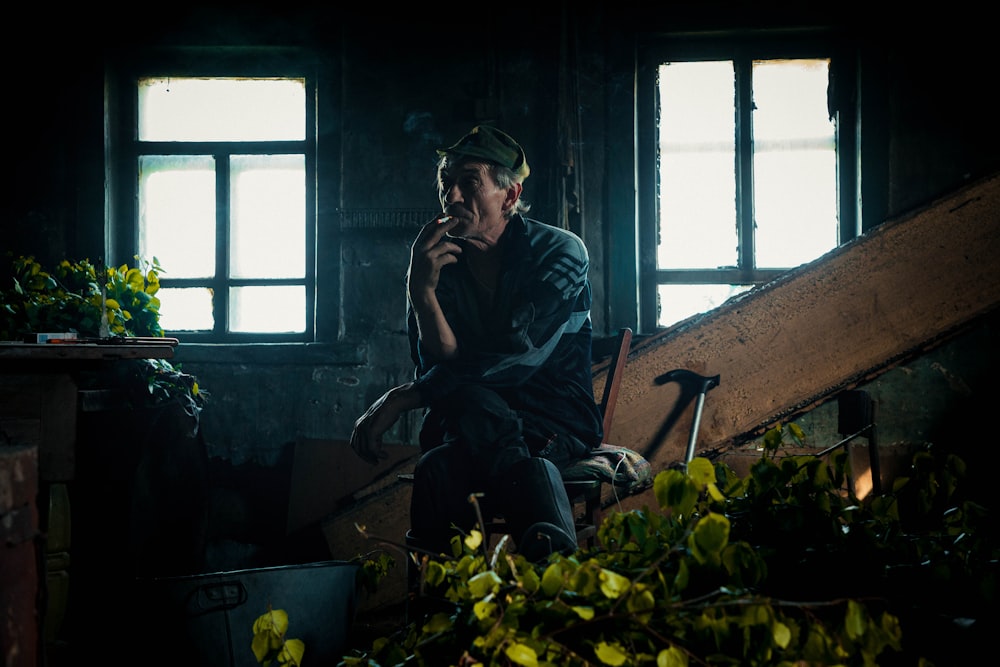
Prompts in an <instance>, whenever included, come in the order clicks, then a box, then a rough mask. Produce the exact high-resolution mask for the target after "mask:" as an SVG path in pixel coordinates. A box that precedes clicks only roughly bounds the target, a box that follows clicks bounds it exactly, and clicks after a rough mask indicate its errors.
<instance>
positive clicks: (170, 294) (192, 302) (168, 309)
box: [156, 287, 215, 331]
mask: <svg viewBox="0 0 1000 667" xmlns="http://www.w3.org/2000/svg"><path fill="white" fill-rule="evenodd" d="M156 296H157V298H159V299H160V326H161V327H163V329H164V331H211V330H212V328H213V327H214V326H215V318H213V317H212V290H210V289H208V288H207V287H194V288H191V287H184V288H180V287H161V288H160V290H159V291H158V292H157V293H156Z"/></svg>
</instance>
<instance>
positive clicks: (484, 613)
mask: <svg viewBox="0 0 1000 667" xmlns="http://www.w3.org/2000/svg"><path fill="white" fill-rule="evenodd" d="M496 608H497V604H496V602H492V601H490V600H480V601H478V602H476V603H475V604H474V605H472V613H474V614H475V615H476V618H477V619H479V620H480V621H482V620H484V619H487V618H489V617H491V616H492V615H493V611H494V610H495V609H496Z"/></svg>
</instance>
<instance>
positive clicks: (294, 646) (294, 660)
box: [278, 639, 306, 667]
mask: <svg viewBox="0 0 1000 667" xmlns="http://www.w3.org/2000/svg"><path fill="white" fill-rule="evenodd" d="M305 652H306V645H305V644H304V643H303V642H302V640H301V639H289V640H287V641H286V642H285V645H284V646H283V647H282V649H281V653H279V654H278V663H279V664H282V665H293V666H294V667H299V665H301V664H302V656H303V655H305Z"/></svg>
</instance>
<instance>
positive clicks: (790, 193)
mask: <svg viewBox="0 0 1000 667" xmlns="http://www.w3.org/2000/svg"><path fill="white" fill-rule="evenodd" d="M806 44H807V45H806V46H803V43H798V44H796V43H793V42H791V41H789V40H782V42H780V43H777V44H776V43H775V42H774V41H773V40H768V41H761V40H757V41H750V40H742V41H733V42H732V43H729V44H722V45H720V44H719V42H718V41H716V42H715V43H713V44H712V45H711V46H708V45H707V44H697V45H693V44H692V43H691V42H684V43H682V44H673V45H659V46H658V47H656V48H651V49H649V50H648V51H647V53H646V55H645V61H644V67H643V69H642V71H643V72H645V75H644V79H643V81H642V84H641V85H642V86H644V87H645V88H646V91H645V97H644V98H641V99H646V100H647V101H648V104H647V106H646V108H640V116H639V123H640V138H641V146H642V147H647V155H648V156H649V158H648V159H647V160H646V161H645V163H644V166H645V168H646V172H645V173H644V174H643V178H642V179H641V181H640V182H641V183H643V184H644V185H645V186H646V187H645V188H640V190H641V194H640V198H641V199H642V200H643V201H641V202H640V256H641V257H642V259H643V261H642V263H641V266H644V267H649V268H647V269H645V272H644V274H643V275H642V276H641V277H640V284H641V287H640V291H641V292H640V310H641V311H642V315H641V321H642V322H643V325H644V327H646V328H648V329H652V328H656V327H667V326H670V325H672V324H675V323H677V322H679V321H681V320H684V319H686V318H688V317H690V316H692V315H695V314H698V313H702V312H706V311H708V310H711V309H712V308H715V307H717V306H719V305H721V304H722V303H724V302H725V301H726V300H727V299H729V298H731V297H733V296H735V295H737V294H740V293H741V292H744V291H746V290H748V289H751V288H752V287H754V286H756V285H761V284H764V283H767V282H769V281H771V280H773V279H774V278H776V277H777V276H778V275H780V274H781V273H783V272H785V271H787V270H789V269H791V268H794V267H796V266H800V265H802V264H804V263H807V262H810V261H812V260H814V259H816V258H818V257H820V256H821V255H823V254H824V253H826V252H828V251H830V250H832V249H834V248H836V247H837V246H838V245H839V244H840V243H842V242H844V241H845V240H848V239H850V238H853V237H854V236H856V222H855V220H856V219H857V217H856V213H855V212H854V210H853V207H852V206H850V205H849V204H845V202H849V201H850V197H851V194H850V193H852V192H854V188H853V187H852V185H851V183H853V178H854V177H853V173H852V172H851V171H850V168H849V166H850V165H853V164H854V160H853V159H850V158H849V157H848V156H849V154H850V152H851V150H852V147H853V142H851V141H850V139H848V140H846V141H845V140H843V139H842V138H843V137H844V136H845V133H844V130H845V129H849V128H850V123H851V122H852V121H851V119H852V118H853V114H850V113H841V112H840V111H841V109H840V108H839V104H838V101H839V98H837V99H834V98H832V97H831V95H832V91H833V90H834V88H833V86H831V81H832V75H833V73H834V71H838V72H839V71H840V69H839V68H841V67H842V65H841V64H840V63H839V61H838V60H837V59H836V58H835V56H834V51H833V49H832V48H830V45H829V43H827V42H824V41H823V40H809V41H808V42H807V43H806ZM835 68H837V69H835ZM846 134H847V135H848V136H850V135H851V132H847V133H846ZM845 158H847V159H845ZM845 186H846V187H845Z"/></svg>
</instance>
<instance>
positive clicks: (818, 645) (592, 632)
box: [341, 428, 1000, 667]
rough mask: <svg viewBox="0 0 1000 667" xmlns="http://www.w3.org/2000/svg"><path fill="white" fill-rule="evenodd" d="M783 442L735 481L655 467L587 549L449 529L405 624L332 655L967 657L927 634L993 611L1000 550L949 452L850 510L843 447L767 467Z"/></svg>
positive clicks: (747, 661) (487, 659) (674, 665)
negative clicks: (509, 545) (539, 550)
mask: <svg viewBox="0 0 1000 667" xmlns="http://www.w3.org/2000/svg"><path fill="white" fill-rule="evenodd" d="M781 439H782V432H781V430H780V428H779V429H775V430H773V431H771V432H769V433H768V434H767V436H766V437H765V449H764V454H763V455H762V457H761V458H760V460H759V461H757V462H756V463H755V464H754V466H753V468H752V470H751V473H750V475H749V476H747V477H745V478H739V477H737V476H736V475H735V474H734V473H733V472H732V470H731V469H729V468H728V467H726V466H725V465H722V464H718V463H712V462H711V461H709V460H707V459H704V458H696V459H694V460H693V461H692V462H691V464H690V465H689V466H688V469H687V471H686V472H684V471H681V470H667V471H663V472H661V473H659V474H658V475H657V477H656V479H655V484H654V493H655V497H656V501H657V504H658V505H659V511H651V510H649V509H648V508H644V509H643V510H641V511H628V512H611V513H609V514H608V515H607V517H606V519H605V521H604V524H603V525H602V527H601V529H600V532H599V540H600V543H601V546H600V547H599V548H596V549H593V550H589V551H579V552H577V553H575V554H573V555H572V556H569V557H563V556H558V555H554V556H552V557H550V559H549V560H548V562H547V563H544V564H541V565H538V564H533V563H529V562H527V561H525V560H524V558H523V557H521V556H519V555H516V554H512V553H508V552H507V551H506V550H505V549H504V547H503V545H502V544H501V545H499V546H498V547H497V548H496V549H494V550H492V551H489V550H487V549H486V548H485V546H484V545H483V544H482V542H481V536H480V535H479V533H478V532H475V531H474V532H473V533H472V534H470V535H468V536H465V537H464V539H459V538H456V539H455V540H454V542H453V547H454V554H453V556H452V557H451V558H444V557H436V558H428V557H426V556H425V557H422V558H421V559H420V564H419V588H420V591H419V595H418V596H417V597H416V600H415V602H414V606H413V609H412V610H411V617H412V618H413V621H412V622H411V623H410V624H409V625H408V626H407V627H405V628H403V629H401V630H400V631H399V632H398V633H396V634H394V635H393V636H391V637H383V638H380V639H378V640H376V641H375V642H374V643H373V645H372V646H371V648H370V649H369V650H365V651H356V652H354V653H353V654H352V655H349V656H346V657H345V658H344V659H343V662H342V663H341V664H342V665H359V666H360V665H366V666H368V667H374V666H382V665H402V664H407V665H427V666H431V667H440V666H442V665H463V666H471V665H491V666H492V665H523V666H526V667H534V666H543V665H545V666H548V665H553V666H554V665H563V666H577V665H612V666H618V665H656V667H679V666H683V665H802V664H821V665H874V664H925V665H929V664H935V663H934V656H932V655H930V653H929V652H930V651H933V650H938V651H942V654H941V655H943V656H950V657H951V658H953V657H954V656H955V655H957V654H959V653H962V652H963V650H968V651H969V652H970V654H971V653H972V652H974V650H975V648H974V647H973V648H969V646H968V642H967V641H966V640H967V639H968V636H962V635H961V634H958V635H954V634H949V633H948V632H942V629H948V631H949V632H950V631H951V630H952V629H954V628H956V627H963V628H969V627H978V626H982V625H983V624H984V623H985V622H986V621H987V620H989V619H990V618H992V619H993V620H995V619H996V615H995V614H996V613H995V612H992V611H989V610H991V609H992V608H993V605H994V603H995V601H996V592H997V581H996V569H997V568H996V563H997V557H998V555H1000V551H998V549H997V546H996V544H997V543H996V540H995V535H994V534H993V529H992V528H990V526H991V524H990V523H988V521H989V517H988V516H987V511H986V510H985V508H984V507H982V506H981V505H979V504H977V503H976V502H974V501H973V500H971V499H969V498H968V497H967V496H965V495H963V494H962V493H961V491H960V485H959V481H960V479H961V477H962V474H963V471H964V468H963V466H964V464H963V462H962V461H961V460H959V459H957V458H955V457H951V456H944V457H941V458H940V459H939V458H937V457H935V456H933V455H932V454H931V453H930V452H922V453H920V454H918V455H917V457H916V458H915V459H914V462H913V466H912V473H913V474H912V475H911V476H910V477H907V478H905V479H898V480H897V482H896V484H895V488H893V489H892V491H891V492H889V493H887V494H885V495H883V496H881V497H879V498H875V499H873V500H871V501H867V502H865V503H862V502H860V501H859V500H858V499H857V498H854V497H853V496H852V494H851V493H850V492H848V491H845V489H846V488H847V487H848V486H849V485H848V484H846V481H847V480H846V466H847V456H846V453H845V452H844V451H843V450H841V451H838V452H835V453H834V454H833V455H832V456H830V457H825V458H823V459H820V458H817V457H814V456H787V457H782V458H780V459H779V458H777V457H776V456H775V452H776V450H777V447H778V445H779V444H780V441H781ZM980 616H985V618H980ZM928 619H931V620H930V621H928ZM977 624H978V625H977ZM911 630H912V636H911V634H910V633H911ZM924 632H934V633H935V635H934V636H935V640H936V642H937V643H935V642H929V641H927V639H926V636H925V635H923V633H924ZM943 638H951V639H952V640H954V641H957V642H965V644H964V645H956V644H951V645H946V646H944V647H940V646H937V644H939V643H940V641H941V640H942V639H943ZM934 646H937V648H932V647H934ZM925 649H928V652H925ZM941 664H956V663H954V662H951V661H949V662H947V663H945V662H942V663H941Z"/></svg>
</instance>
